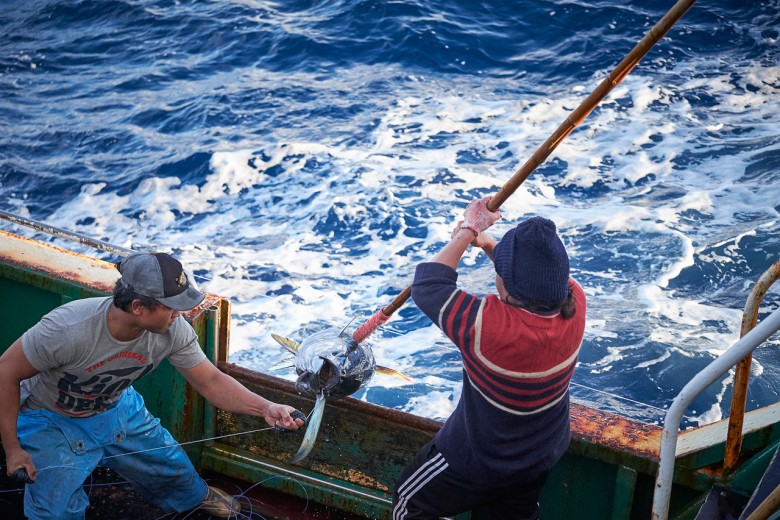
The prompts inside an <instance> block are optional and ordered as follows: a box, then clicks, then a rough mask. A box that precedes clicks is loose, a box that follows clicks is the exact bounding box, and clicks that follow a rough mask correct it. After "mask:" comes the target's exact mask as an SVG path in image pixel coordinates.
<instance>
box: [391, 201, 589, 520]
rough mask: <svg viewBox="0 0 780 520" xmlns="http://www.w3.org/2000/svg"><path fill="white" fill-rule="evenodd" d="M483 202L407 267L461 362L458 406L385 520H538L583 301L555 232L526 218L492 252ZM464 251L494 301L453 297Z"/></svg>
mask: <svg viewBox="0 0 780 520" xmlns="http://www.w3.org/2000/svg"><path fill="white" fill-rule="evenodd" d="M489 200H490V198H489V197H488V198H485V199H481V200H475V201H472V202H471V203H470V204H469V206H468V207H467V208H466V212H465V216H464V220H463V222H462V223H459V225H458V226H456V228H455V230H454V232H453V234H452V239H451V241H450V242H449V243H448V244H447V245H446V246H445V247H444V248H443V249H442V251H441V252H439V253H438V254H437V255H436V256H435V257H434V258H433V260H432V261H431V262H426V263H422V264H420V265H419V266H418V267H417V271H416V273H415V278H414V283H413V285H412V298H413V299H414V301H415V303H416V304H417V306H418V307H419V308H420V309H421V310H422V311H423V312H424V313H425V314H426V315H427V316H428V317H429V318H430V319H431V320H432V321H433V322H434V323H435V324H436V325H437V326H438V327H439V328H441V329H442V331H444V333H445V334H446V335H447V337H449V338H450V340H451V341H452V342H453V343H454V344H455V345H457V347H458V349H459V350H460V352H461V355H462V357H463V369H464V370H463V391H462V394H461V397H460V401H459V403H458V405H457V407H456V409H455V411H454V412H453V413H452V415H451V416H450V417H449V419H448V420H447V422H446V423H445V424H444V426H443V427H442V428H441V430H440V431H439V433H438V434H437V435H436V437H435V439H434V440H433V441H431V442H430V443H428V444H427V445H426V446H424V447H423V448H422V449H421V450H420V451H419V453H418V454H417V456H416V457H415V459H414V461H412V463H411V464H410V465H409V467H408V468H407V469H406V471H405V472H404V474H403V475H402V476H401V478H400V479H399V481H398V483H397V486H396V491H395V494H394V496H393V520H401V519H435V518H439V517H450V516H454V515H456V514H458V513H461V512H464V511H469V510H472V509H474V508H480V510H481V511H484V512H485V513H486V514H487V518H490V519H492V520H502V519H515V520H520V519H523V520H526V519H528V520H532V519H536V518H538V515H539V513H538V510H539V507H538V499H539V495H540V493H541V490H542V487H543V485H544V483H545V480H546V479H547V476H548V474H549V473H550V470H551V469H552V467H553V465H554V464H555V463H556V462H557V461H558V459H560V457H561V456H562V455H563V453H564V452H565V451H566V448H567V447H568V445H569V440H570V430H569V392H568V389H569V381H570V380H571V377H572V373H573V372H574V367H575V365H576V362H577V353H578V351H579V348H580V344H581V343H582V337H583V333H584V329H585V295H584V293H583V291H582V288H581V287H580V286H579V285H578V284H577V283H576V282H575V281H574V280H572V279H570V278H569V258H568V255H567V253H566V249H565V248H564V246H563V243H562V242H561V240H560V238H559V237H558V235H557V233H556V228H555V224H554V223H553V222H552V221H550V220H548V219H545V218H541V217H534V218H530V219H528V220H525V221H523V222H521V223H520V224H519V225H517V227H515V228H513V229H511V230H510V231H508V232H507V233H506V234H505V235H504V237H503V238H502V239H501V241H500V242H498V243H496V241H495V240H493V239H492V238H491V237H490V236H489V235H487V234H486V233H485V232H484V231H485V230H486V229H487V228H489V227H490V226H491V225H492V224H493V223H494V222H495V221H496V220H498V219H499V218H500V214H499V213H498V212H495V213H492V212H490V211H489V210H488V209H487V202H488V201H489ZM469 245H472V246H475V247H479V248H481V249H482V250H483V251H484V252H485V254H487V255H488V256H489V257H490V258H491V259H492V260H493V262H494V265H495V269H496V275H497V276H496V290H497V292H498V295H494V294H492V295H489V296H486V297H482V298H480V297H477V296H474V295H471V294H469V293H467V292H465V291H462V290H460V289H458V288H457V286H456V281H457V278H458V273H457V272H456V268H457V265H458V262H459V261H460V259H461V257H462V256H463V254H464V252H465V251H466V249H468V247H469Z"/></svg>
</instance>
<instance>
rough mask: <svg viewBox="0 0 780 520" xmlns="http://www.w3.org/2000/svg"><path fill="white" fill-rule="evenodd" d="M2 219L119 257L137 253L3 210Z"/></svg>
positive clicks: (0, 216)
mask: <svg viewBox="0 0 780 520" xmlns="http://www.w3.org/2000/svg"><path fill="white" fill-rule="evenodd" d="M0 219H3V220H7V221H8V222H13V223H14V224H19V225H22V226H27V227H29V228H32V229H35V230H36V231H40V232H41V233H46V234H49V235H53V236H55V237H58V238H64V239H65V240H70V241H71V242H78V243H79V244H84V245H87V246H92V247H94V248H97V249H100V250H101V251H106V252H107V253H113V254H115V255H119V256H128V255H131V254H133V253H135V252H136V251H133V250H132V249H127V248H125V247H121V246H115V245H114V244H109V243H108V242H104V241H102V240H98V239H96V238H92V237H88V236H86V235H82V234H80V233H75V232H73V231H67V230H65V229H62V228H58V227H55V226H52V225H49V224H46V223H45V222H40V221H37V220H33V219H31V218H27V217H23V216H21V215H16V214H14V213H9V212H7V211H3V210H0Z"/></svg>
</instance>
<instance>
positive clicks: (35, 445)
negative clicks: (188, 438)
mask: <svg viewBox="0 0 780 520" xmlns="http://www.w3.org/2000/svg"><path fill="white" fill-rule="evenodd" d="M118 268H119V271H120V273H121V277H120V278H119V280H118V281H117V283H116V286H115V288H114V294H113V296H111V297H107V298H88V299H84V300H77V301H74V302H71V303H68V304H65V305H62V306H61V307H58V308H57V309H54V310H53V311H51V312H50V313H49V314H47V315H46V316H44V317H43V318H42V319H41V321H40V322H38V323H37V324H36V325H35V326H33V327H32V328H31V329H29V330H28V331H27V332H25V333H24V334H23V335H22V337H21V338H19V339H18V340H16V341H15V342H14V344H13V345H11V347H10V348H9V349H8V350H7V351H6V352H5V353H4V354H3V355H2V356H1V357H0V395H2V396H3V397H4V398H3V399H2V400H0V438H2V442H3V449H4V450H5V455H6V465H7V468H6V472H7V474H8V475H9V476H11V475H13V474H14V473H16V474H17V476H19V475H22V476H24V472H20V471H19V470H24V471H26V476H27V478H28V483H29V484H28V485H27V486H25V500H24V512H25V516H27V517H28V518H30V519H36V518H62V519H65V518H67V519H74V520H75V519H83V518H84V515H85V511H86V508H87V506H88V505H89V500H88V498H87V496H86V494H85V493H84V490H83V482H84V480H85V479H86V478H87V477H89V476H90V475H91V474H92V472H93V470H94V469H95V467H96V466H97V465H98V464H100V465H104V466H108V467H111V468H113V469H115V470H116V471H117V472H118V473H119V474H120V475H122V476H123V477H124V478H126V479H127V480H129V481H130V482H131V483H132V484H133V485H134V487H136V488H137V489H138V490H139V491H140V492H141V493H142V494H143V495H144V496H145V497H146V498H147V499H148V500H150V501H151V502H152V503H153V504H155V505H157V506H158V507H161V508H163V509H165V510H168V511H186V510H189V509H193V508H195V507H198V506H200V507H202V508H203V509H204V510H205V511H207V512H208V513H210V514H212V515H215V516H221V517H228V516H233V515H237V513H238V512H239V511H240V504H238V502H237V501H236V500H234V499H233V498H232V497H230V496H229V495H227V494H226V493H224V492H223V491H221V490H219V489H217V488H213V487H210V486H207V485H206V483H205V482H204V481H203V479H201V478H200V476H199V475H198V474H197V472H196V471H195V468H194V467H193V466H192V464H191V463H190V461H189V459H188V458H187V456H186V454H185V453H184V450H183V449H182V448H181V447H180V446H179V445H178V444H177V443H176V441H175V439H173V437H172V436H171V434H170V433H169V432H168V431H167V430H166V429H165V428H163V427H162V426H161V425H160V424H159V421H158V420H157V419H155V418H154V417H153V416H152V415H151V414H150V413H149V412H148V411H147V410H146V407H145V405H144V402H143V399H142V398H141V396H140V395H139V394H138V393H136V392H135V390H133V387H132V386H131V385H132V383H133V382H134V381H135V380H137V379H138V378H140V377H141V376H143V375H145V374H147V373H149V372H151V371H152V370H154V368H156V367H157V366H158V365H159V364H160V362H161V361H162V360H163V359H168V360H169V361H170V363H171V364H172V365H173V366H174V367H175V368H176V369H177V370H178V371H179V372H180V373H181V374H182V375H183V376H184V377H185V378H186V379H187V381H189V383H190V384H191V385H192V386H193V387H194V388H195V389H196V390H197V391H198V392H199V393H200V394H201V395H203V396H204V397H205V398H206V399H207V400H208V401H210V402H211V403H213V404H214V405H216V406H217V407H219V408H221V409H223V410H227V411H230V412H236V413H245V414H249V415H255V416H258V417H263V418H265V421H266V422H267V423H268V424H269V425H271V426H275V425H279V426H282V427H284V428H290V429H297V428H298V427H299V426H302V425H303V421H302V420H301V419H293V418H292V417H291V415H290V414H291V413H292V412H294V411H295V409H294V408H292V407H291V406H287V405H282V404H277V403H273V402H271V401H269V400H267V399H265V398H263V397H261V396H259V395H257V394H255V393H253V392H251V391H249V390H248V389H247V388H246V387H244V386H243V385H241V384H240V383H239V382H238V381H236V380H235V379H233V378H232V377H230V376H228V375H227V374H225V373H223V372H222V371H220V370H219V369H217V368H216V367H215V366H214V365H213V364H212V363H211V362H210V361H208V359H207V358H206V356H205V355H204V354H203V351H202V350H201V348H200V346H199V345H198V342H197V337H196V335H195V331H194V330H193V329H192V327H191V326H190V324H189V323H187V321H186V320H185V319H184V318H183V317H181V315H180V314H181V312H182V311H187V310H190V309H193V308H195V307H197V306H198V305H200V303H201V302H202V301H203V299H204V296H203V295H202V294H201V293H200V291H199V290H198V289H197V288H196V287H195V285H194V283H191V280H190V277H189V276H188V275H187V272H186V271H185V270H184V269H183V267H182V265H181V263H179V261H178V260H176V259H174V258H173V257H171V256H169V255H167V254H165V253H153V254H151V253H138V254H133V255H131V256H128V257H127V258H126V259H125V260H123V261H122V262H121V263H120V264H118ZM161 447H165V448H163V449H154V448H161ZM138 452H140V453H138ZM128 454H129V455H128ZM123 455H126V456H123Z"/></svg>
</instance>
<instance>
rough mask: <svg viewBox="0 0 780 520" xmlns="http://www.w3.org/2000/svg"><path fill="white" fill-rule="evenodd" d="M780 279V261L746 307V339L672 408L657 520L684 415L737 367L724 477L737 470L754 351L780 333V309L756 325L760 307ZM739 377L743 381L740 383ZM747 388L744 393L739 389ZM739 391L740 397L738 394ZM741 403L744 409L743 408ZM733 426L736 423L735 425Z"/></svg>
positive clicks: (663, 513) (663, 512) (665, 510)
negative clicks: (693, 403)
mask: <svg viewBox="0 0 780 520" xmlns="http://www.w3.org/2000/svg"><path fill="white" fill-rule="evenodd" d="M778 278H780V261H778V262H776V263H775V264H774V265H772V267H770V268H769V269H768V270H767V271H766V272H765V273H764V274H763V275H761V277H760V278H759V281H758V282H757V283H756V285H755V287H754V288H753V290H752V291H751V293H750V296H749V298H748V302H747V304H746V306H745V312H744V317H743V320H742V337H741V338H740V340H739V341H737V342H736V343H734V344H733V345H732V346H731V347H729V349H728V350H726V352H724V353H723V354H721V356H720V357H718V358H717V359H716V360H715V361H713V362H712V363H710V364H709V365H708V366H707V367H706V368H705V369H704V370H702V371H701V372H699V373H698V374H696V376H694V377H693V379H691V381H690V382H688V384H687V385H685V387H684V388H683V389H682V390H681V391H680V393H679V394H677V397H675V399H674V401H673V402H672V405H671V406H670V407H669V410H668V411H667V413H666V419H665V421H664V429H663V433H662V436H661V455H660V460H659V463H658V476H657V477H656V481H655V492H654V494H653V512H652V513H653V514H652V519H653V520H666V519H667V517H668V515H669V498H670V496H671V492H672V480H673V477H674V463H675V457H676V449H677V438H678V436H679V432H678V430H679V427H680V422H681V420H682V417H683V413H684V412H685V410H686V409H687V408H688V406H689V405H690V404H691V402H693V400H694V399H695V398H696V397H697V396H698V395H699V394H700V393H701V392H703V391H704V390H705V389H706V388H707V387H708V386H710V385H711V384H712V383H714V382H715V381H717V379H718V378H719V377H721V376H722V375H723V374H725V373H726V372H728V371H729V370H731V368H732V367H733V366H734V365H736V364H738V363H739V364H740V365H744V366H745V368H743V372H745V374H744V375H742V376H741V377H739V376H737V377H735V381H734V398H733V400H732V406H733V403H734V402H736V403H737V410H736V412H735V410H734V408H732V410H731V415H730V420H729V431H728V437H727V441H726V457H724V469H723V476H724V477H725V478H727V477H728V472H729V471H730V470H731V469H733V467H734V466H735V464H736V460H737V458H738V457H739V451H740V448H741V445H742V425H743V421H744V415H745V399H746V395H747V378H748V376H749V375H750V370H749V369H750V360H751V359H752V352H753V350H755V349H756V347H758V346H759V345H760V344H762V343H763V342H764V341H766V339H767V338H768V337H769V336H771V335H772V334H773V333H775V332H776V331H778V330H780V308H779V309H775V311H774V312H772V313H771V314H770V315H769V316H768V317H766V318H765V319H764V320H763V321H761V323H759V324H758V325H756V322H757V320H758V308H759V305H760V303H761V300H762V299H763V297H764V295H765V294H766V291H767V289H768V288H769V287H770V286H771V285H772V284H773V283H774V282H775V281H776V280H777V279H778ZM738 377H739V382H738ZM738 385H739V386H740V388H742V387H744V389H742V390H741V391H739V390H738V388H737V386H738ZM738 392H739V393H740V395H737V394H738ZM740 404H741V406H740ZM735 415H736V416H737V417H735ZM732 423H733V424H732Z"/></svg>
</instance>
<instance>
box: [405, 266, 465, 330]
mask: <svg viewBox="0 0 780 520" xmlns="http://www.w3.org/2000/svg"><path fill="white" fill-rule="evenodd" d="M457 280H458V272H457V271H455V269H453V268H451V267H450V266H447V265H444V264H439V263H436V262H424V263H422V264H420V265H418V266H417V269H416V270H415V273H414V281H413V282H412V299H413V300H414V303H415V304H416V305H417V307H419V308H420V310H421V311H423V313H424V314H425V315H426V316H428V317H429V318H430V319H431V321H432V322H434V323H435V324H437V325H440V324H439V313H440V311H441V309H442V307H444V305H445V304H446V303H447V301H448V300H450V298H451V297H452V295H453V293H454V292H455V291H457V287H456V286H455V282H456V281H457Z"/></svg>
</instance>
